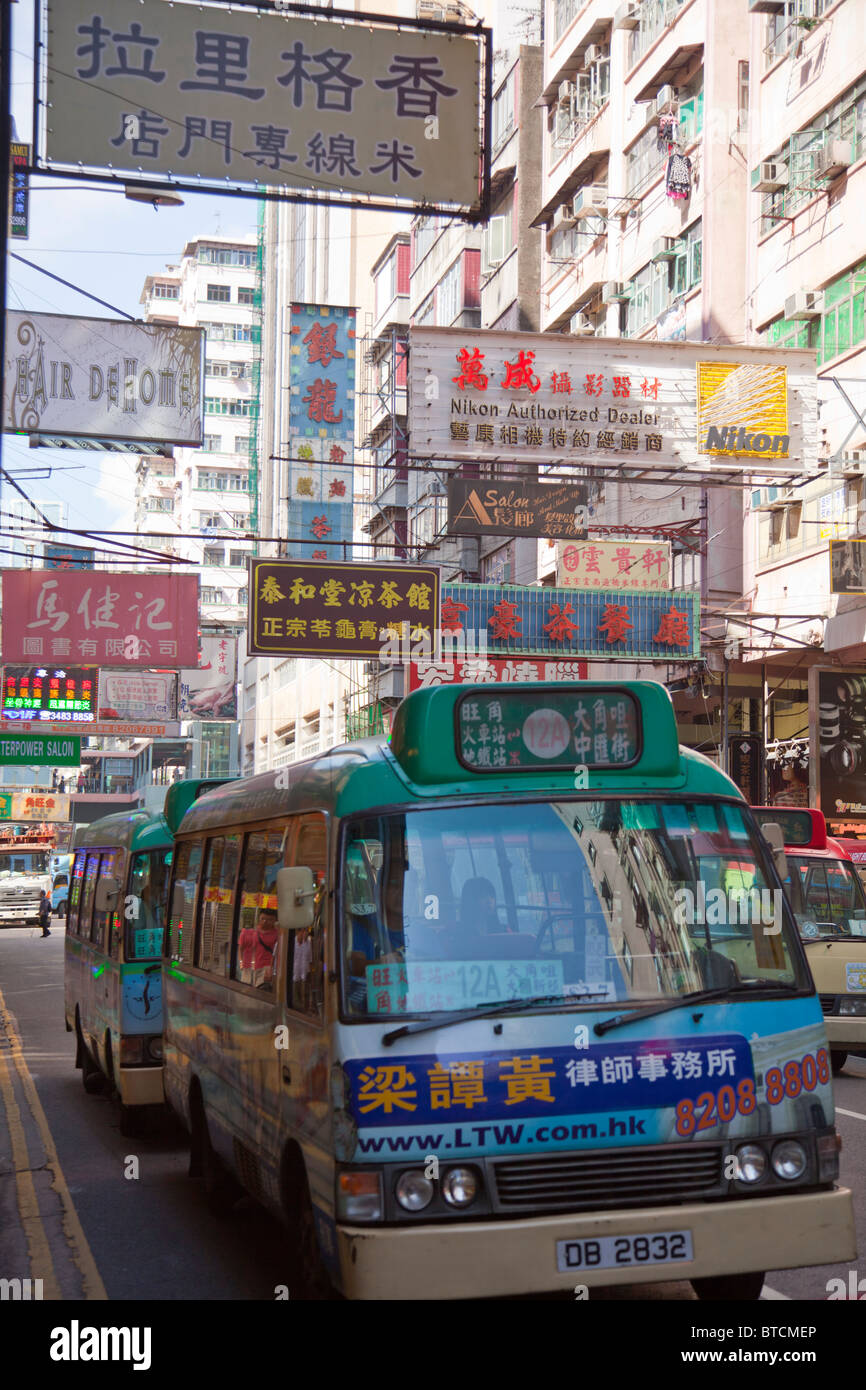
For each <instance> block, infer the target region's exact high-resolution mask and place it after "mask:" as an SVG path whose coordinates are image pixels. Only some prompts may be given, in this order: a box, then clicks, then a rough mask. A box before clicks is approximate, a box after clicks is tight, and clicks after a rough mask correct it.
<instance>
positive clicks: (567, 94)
mask: <svg viewBox="0 0 866 1390" xmlns="http://www.w3.org/2000/svg"><path fill="white" fill-rule="evenodd" d="M573 91H574V87H573V86H572V84H571V83H570V82H560V84H559V87H558V88H557V92H556V100H557V101H558V102H559V104H560V106H569V105H570V104H571V94H572V92H573Z"/></svg>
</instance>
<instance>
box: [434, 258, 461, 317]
mask: <svg viewBox="0 0 866 1390" xmlns="http://www.w3.org/2000/svg"><path fill="white" fill-rule="evenodd" d="M462 283H463V257H462V256H458V258H457V260H456V261H455V262H454V264H453V265H452V267H451V269H450V270H449V271H448V273H447V274H446V275H444V276H443V278H442V280H441V281H440V282H439V289H438V291H437V295H436V302H437V310H438V319H439V322H440V324H442V326H443V327H446V328H447V327H448V325H449V324H450V323H453V321H454V319H456V317H457V315H458V314H459V313H460V310H461V308H462V300H463V294H462Z"/></svg>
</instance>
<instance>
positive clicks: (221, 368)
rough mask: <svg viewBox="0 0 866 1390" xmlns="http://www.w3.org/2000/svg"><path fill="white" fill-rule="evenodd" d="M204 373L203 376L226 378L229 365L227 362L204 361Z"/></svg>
mask: <svg viewBox="0 0 866 1390" xmlns="http://www.w3.org/2000/svg"><path fill="white" fill-rule="evenodd" d="M204 371H205V376H228V374H229V364H228V362H216V361H213V360H209V359H207V360H205V364H204Z"/></svg>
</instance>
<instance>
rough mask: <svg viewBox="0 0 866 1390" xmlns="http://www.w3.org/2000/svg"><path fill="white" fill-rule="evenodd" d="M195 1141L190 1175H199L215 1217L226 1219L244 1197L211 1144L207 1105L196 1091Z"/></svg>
mask: <svg viewBox="0 0 866 1390" xmlns="http://www.w3.org/2000/svg"><path fill="white" fill-rule="evenodd" d="M190 1112H191V1118H192V1139H191V1154H190V1165H189V1168H190V1176H200V1177H201V1180H202V1186H203V1187H204V1196H205V1201H206V1203H207V1206H208V1210H209V1211H210V1212H211V1213H212V1214H213V1215H214V1216H226V1215H227V1214H228V1213H229V1212H230V1211H231V1209H232V1207H233V1206H234V1204H235V1202H236V1201H237V1200H238V1198H239V1197H240V1196H241V1195H242V1189H241V1187H240V1184H239V1183H238V1182H237V1181H236V1180H235V1179H234V1178H233V1177H232V1175H231V1173H229V1172H228V1170H227V1169H226V1168H225V1166H224V1164H223V1163H222V1161H221V1159H220V1158H219V1156H218V1154H217V1153H216V1152H215V1151H214V1147H213V1145H212V1144H211V1141H210V1134H209V1133H208V1127H207V1116H206V1115H205V1113H204V1103H203V1101H202V1098H201V1095H200V1093H199V1092H198V1091H196V1093H195V1095H194V1097H193V1099H192V1101H191V1103H190Z"/></svg>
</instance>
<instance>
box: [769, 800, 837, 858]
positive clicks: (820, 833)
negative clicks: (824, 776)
mask: <svg viewBox="0 0 866 1390" xmlns="http://www.w3.org/2000/svg"><path fill="white" fill-rule="evenodd" d="M752 812H753V814H754V817H755V820H756V821H757V822H758V824H759V825H761V826H763V825H766V824H767V823H768V822H771V821H775V823H776V825H779V826H781V828H782V838H783V840H784V842H785V848H786V849H826V848H827V822H826V821H825V819H824V816H823V813H822V812H821V811H815V810H807V809H806V807H796V808H795V807H791V806H753V807H752Z"/></svg>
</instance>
